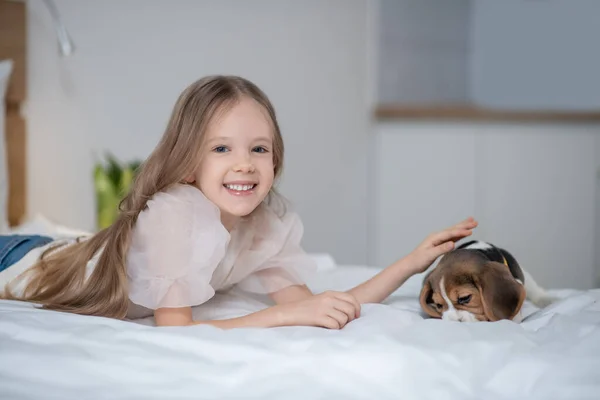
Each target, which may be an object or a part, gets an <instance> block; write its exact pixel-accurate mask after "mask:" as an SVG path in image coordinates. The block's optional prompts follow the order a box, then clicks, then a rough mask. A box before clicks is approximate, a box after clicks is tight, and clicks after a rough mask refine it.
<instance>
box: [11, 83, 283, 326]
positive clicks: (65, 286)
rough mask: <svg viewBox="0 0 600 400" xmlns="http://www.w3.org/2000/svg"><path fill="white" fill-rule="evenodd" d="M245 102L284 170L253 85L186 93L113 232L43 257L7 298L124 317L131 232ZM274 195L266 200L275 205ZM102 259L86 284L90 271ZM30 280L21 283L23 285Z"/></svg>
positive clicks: (277, 135) (263, 101)
mask: <svg viewBox="0 0 600 400" xmlns="http://www.w3.org/2000/svg"><path fill="white" fill-rule="evenodd" d="M242 97H249V98H252V99H254V100H255V101H257V102H258V103H259V104H260V105H262V106H263V107H264V109H265V111H266V112H267V113H268V115H269V117H270V119H271V122H272V127H273V138H274V139H273V164H274V168H275V177H276V178H277V177H279V176H280V174H281V168H282V165H283V152H284V147H283V140H282V137H281V132H280V130H279V125H278V123H277V119H276V116H275V111H274V109H273V106H272V105H271V103H270V101H269V99H268V98H267V96H266V95H265V94H264V93H263V92H262V91H261V90H260V89H259V88H258V87H257V86H256V85H254V84H253V83H252V82H250V81H248V80H246V79H244V78H241V77H237V76H208V77H205V78H202V79H200V80H198V81H196V82H194V83H193V84H191V85H190V86H188V87H187V88H186V89H185V90H184V91H183V92H182V93H181V95H180V96H179V98H178V99H177V102H176V104H175V106H174V108H173V111H172V113H171V116H170V119H169V121H168V124H167V127H166V129H165V131H164V134H163V136H162V138H161V140H160V142H159V143H158V145H157V146H156V148H155V149H154V150H153V152H152V153H151V154H150V156H149V157H148V158H147V159H146V161H145V162H144V163H143V164H142V165H141V166H140V169H139V171H138V173H137V177H136V179H135V181H134V182H133V184H132V187H131V190H130V191H129V193H128V194H127V195H126V196H125V198H124V199H123V200H122V201H121V203H120V205H119V210H120V213H119V216H118V218H117V219H116V221H115V222H114V223H113V224H112V225H111V226H110V227H108V228H106V229H104V230H102V231H99V232H98V233H96V234H95V235H93V236H92V237H90V238H89V239H87V240H84V241H80V242H77V243H74V244H71V245H69V246H66V247H65V248H64V249H57V250H56V251H52V249H50V250H49V251H46V252H44V254H42V256H41V257H40V259H39V260H38V262H37V263H36V264H35V265H34V266H32V267H31V268H30V269H29V270H28V272H27V274H26V275H27V276H29V277H30V280H29V281H28V282H27V284H26V285H25V288H24V290H23V294H22V295H20V296H16V295H13V293H12V292H11V290H10V287H9V286H8V285H7V287H6V289H5V293H4V296H3V297H4V298H5V299H12V300H22V301H28V302H33V303H38V304H41V305H42V306H43V307H44V308H46V309H51V310H58V311H66V312H72V313H76V314H85V315H96V316H104V317H113V318H124V317H125V316H126V314H127V309H128V306H129V300H128V290H127V270H126V265H127V252H128V249H129V243H130V237H131V232H132V229H133V227H134V225H135V222H136V219H137V217H138V215H139V213H140V212H141V211H142V210H144V208H145V207H146V203H147V201H148V200H149V199H150V198H151V197H152V196H153V195H154V194H155V193H157V192H160V191H163V190H165V189H167V188H168V187H170V186H171V185H174V184H177V183H179V182H182V181H183V180H184V179H185V177H186V176H188V175H189V174H190V172H191V171H194V170H195V169H196V168H197V167H198V165H199V163H200V160H199V154H201V151H200V149H201V147H202V145H203V139H204V136H205V133H206V131H207V128H208V126H209V124H210V122H211V121H212V120H213V118H215V117H218V116H219V114H220V113H222V112H223V111H226V110H227V109H229V108H231V107H232V106H233V105H235V103H236V102H238V101H239V100H240V99H241V98H242ZM273 194H275V192H274V191H272V192H271V193H270V195H269V197H268V199H267V201H270V199H271V198H272V196H273ZM98 252H101V253H100V254H99V257H98V260H97V263H96V265H95V267H94V269H93V272H92V273H91V274H90V276H89V277H88V278H86V265H87V263H88V261H89V260H90V259H92V258H93V257H94V256H97V253H98ZM24 277H25V275H22V276H21V279H23V278H24Z"/></svg>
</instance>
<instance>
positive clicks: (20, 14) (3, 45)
mask: <svg viewBox="0 0 600 400" xmlns="http://www.w3.org/2000/svg"><path fill="white" fill-rule="evenodd" d="M26 21H27V9H26V5H25V3H24V2H20V1H19V2H17V1H8V0H0V60H5V59H11V60H12V61H13V72H12V74H11V78H10V82H9V85H8V90H7V93H6V104H5V107H6V151H7V163H8V179H9V188H8V193H9V197H8V218H9V223H10V225H11V226H14V225H17V224H19V223H21V222H22V219H23V218H24V217H25V212H26V209H25V206H26V200H27V199H26V186H27V185H26V151H25V150H26V135H25V133H26V132H25V131H26V127H25V120H24V119H23V118H22V117H21V114H20V109H21V104H22V103H23V102H24V101H25V97H26V92H27V86H26V77H27V74H26V68H25V66H26V58H27V50H26V45H27V26H26Z"/></svg>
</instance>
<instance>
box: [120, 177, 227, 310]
mask: <svg viewBox="0 0 600 400" xmlns="http://www.w3.org/2000/svg"><path fill="white" fill-rule="evenodd" d="M228 242H229V232H227V230H226V229H225V227H224V226H223V225H222V224H221V221H220V217H219V210H218V208H216V207H215V206H214V205H213V204H212V203H210V202H209V200H208V199H206V198H205V197H204V195H203V194H202V192H200V190H198V189H196V188H194V187H191V186H183V185H182V186H179V187H176V188H175V189H173V190H171V191H169V192H166V193H165V192H162V193H158V194H157V195H155V196H154V197H153V199H151V200H150V201H148V205H147V208H146V209H145V210H144V211H142V212H141V213H140V215H139V217H138V219H137V221H136V225H135V228H134V231H133V235H132V241H131V247H130V250H129V253H128V260H127V275H128V278H129V298H130V300H131V301H132V302H133V303H135V304H138V305H141V306H143V307H146V308H148V309H151V310H156V309H157V308H162V307H169V308H175V307H187V306H195V305H199V304H202V303H204V302H206V301H207V300H209V299H210V298H211V297H213V295H214V294H215V290H214V288H213V287H212V286H211V284H210V280H211V277H212V274H213V272H214V270H215V269H216V268H217V266H218V265H219V262H220V261H221V260H222V258H223V257H224V255H225V252H226V249H227V244H228Z"/></svg>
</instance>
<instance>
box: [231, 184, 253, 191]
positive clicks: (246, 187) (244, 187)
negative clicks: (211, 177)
mask: <svg viewBox="0 0 600 400" xmlns="http://www.w3.org/2000/svg"><path fill="white" fill-rule="evenodd" d="M225 187H226V188H227V189H230V190H237V191H244V190H250V189H252V188H254V185H225Z"/></svg>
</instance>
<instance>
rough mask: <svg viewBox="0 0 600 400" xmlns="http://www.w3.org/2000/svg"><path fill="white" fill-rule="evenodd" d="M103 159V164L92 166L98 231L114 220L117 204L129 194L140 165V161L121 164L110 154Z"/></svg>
mask: <svg viewBox="0 0 600 400" xmlns="http://www.w3.org/2000/svg"><path fill="white" fill-rule="evenodd" d="M105 158H106V160H105V162H98V163H96V165H95V166H94V188H95V191H96V224H97V227H98V229H104V228H106V227H108V226H110V225H111V224H112V223H113V222H114V221H115V220H116V218H117V215H118V213H119V203H120V202H121V200H122V199H123V197H124V196H125V195H126V194H127V192H129V188H130V187H131V183H132V182H133V179H134V178H135V174H136V172H137V169H138V168H139V166H140V164H141V162H140V161H132V162H129V163H121V162H119V161H118V160H117V159H116V158H115V157H114V156H113V155H112V154H110V153H107V154H106V155H105Z"/></svg>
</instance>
